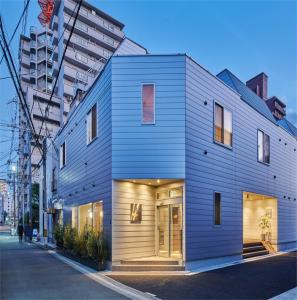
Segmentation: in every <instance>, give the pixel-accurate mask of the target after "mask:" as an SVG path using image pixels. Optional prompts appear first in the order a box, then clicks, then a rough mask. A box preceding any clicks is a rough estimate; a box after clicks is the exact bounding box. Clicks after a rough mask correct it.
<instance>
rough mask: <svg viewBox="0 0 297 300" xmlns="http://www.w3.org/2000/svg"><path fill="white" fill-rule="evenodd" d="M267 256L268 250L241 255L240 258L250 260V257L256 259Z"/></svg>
mask: <svg viewBox="0 0 297 300" xmlns="http://www.w3.org/2000/svg"><path fill="white" fill-rule="evenodd" d="M267 254H269V251H268V250H261V251H255V252H249V253H243V255H242V257H243V258H251V257H257V256H262V255H267Z"/></svg>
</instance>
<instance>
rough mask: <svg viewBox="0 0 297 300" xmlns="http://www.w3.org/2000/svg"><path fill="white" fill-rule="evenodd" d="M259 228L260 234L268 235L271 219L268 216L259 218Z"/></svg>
mask: <svg viewBox="0 0 297 300" xmlns="http://www.w3.org/2000/svg"><path fill="white" fill-rule="evenodd" d="M258 225H259V227H260V229H261V231H262V234H265V233H269V232H270V229H271V218H270V216H268V215H263V216H261V217H260V218H259V224H258Z"/></svg>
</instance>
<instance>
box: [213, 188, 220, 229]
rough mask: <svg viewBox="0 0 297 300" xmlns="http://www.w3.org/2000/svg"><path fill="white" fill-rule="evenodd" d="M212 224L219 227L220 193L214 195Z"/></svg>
mask: <svg viewBox="0 0 297 300" xmlns="http://www.w3.org/2000/svg"><path fill="white" fill-rule="evenodd" d="M214 223H215V225H221V194H220V193H215V203H214Z"/></svg>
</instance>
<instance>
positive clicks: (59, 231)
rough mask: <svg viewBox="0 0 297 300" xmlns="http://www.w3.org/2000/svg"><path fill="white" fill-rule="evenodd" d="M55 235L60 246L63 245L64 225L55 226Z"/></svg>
mask: <svg viewBox="0 0 297 300" xmlns="http://www.w3.org/2000/svg"><path fill="white" fill-rule="evenodd" d="M54 237H55V240H56V243H57V246H58V247H63V242H64V241H63V237H64V227H63V226H62V225H59V224H57V225H56V226H55V228H54Z"/></svg>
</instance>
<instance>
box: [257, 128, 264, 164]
mask: <svg viewBox="0 0 297 300" xmlns="http://www.w3.org/2000/svg"><path fill="white" fill-rule="evenodd" d="M263 140H264V134H263V132H262V131H261V130H258V160H259V161H261V162H263V161H264V160H263V149H264V148H263Z"/></svg>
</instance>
